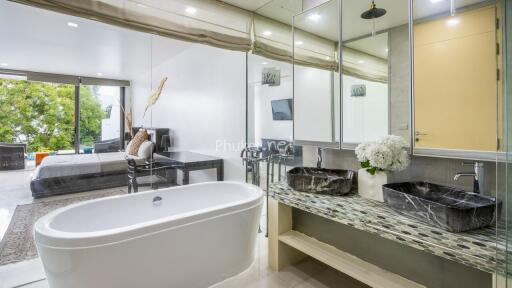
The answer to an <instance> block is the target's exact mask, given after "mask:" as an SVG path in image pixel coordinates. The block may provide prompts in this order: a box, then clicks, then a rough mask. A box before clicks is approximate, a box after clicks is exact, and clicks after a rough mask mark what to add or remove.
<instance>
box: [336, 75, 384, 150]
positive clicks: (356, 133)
mask: <svg viewBox="0 0 512 288" xmlns="http://www.w3.org/2000/svg"><path fill="white" fill-rule="evenodd" d="M357 84H364V85H366V96H364V97H351V96H350V92H351V86H352V85H357ZM385 135H388V85H387V84H383V83H378V82H372V81H367V80H361V79H358V78H355V77H352V76H346V75H344V76H343V142H346V143H360V142H364V141H370V140H376V139H378V138H379V137H382V136H385Z"/></svg>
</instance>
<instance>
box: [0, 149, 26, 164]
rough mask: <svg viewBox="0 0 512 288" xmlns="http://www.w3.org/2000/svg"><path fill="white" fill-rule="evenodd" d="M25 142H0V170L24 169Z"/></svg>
mask: <svg viewBox="0 0 512 288" xmlns="http://www.w3.org/2000/svg"><path fill="white" fill-rule="evenodd" d="M26 150H27V144H25V143H12V144H11V143H0V170H17V169H25V151H26Z"/></svg>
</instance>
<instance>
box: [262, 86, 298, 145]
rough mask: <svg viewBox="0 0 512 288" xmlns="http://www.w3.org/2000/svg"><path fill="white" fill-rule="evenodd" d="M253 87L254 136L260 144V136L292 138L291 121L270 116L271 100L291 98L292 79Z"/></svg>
mask: <svg viewBox="0 0 512 288" xmlns="http://www.w3.org/2000/svg"><path fill="white" fill-rule="evenodd" d="M253 89H254V123H255V127H254V138H255V142H256V144H258V145H261V139H262V138H268V139H279V140H287V141H290V140H292V139H293V121H291V120H283V121H276V120H273V118H272V106H271V101H272V100H279V99H291V98H292V97H293V96H292V79H291V77H288V78H282V79H281V85H279V86H274V87H270V86H268V85H261V84H257V85H253Z"/></svg>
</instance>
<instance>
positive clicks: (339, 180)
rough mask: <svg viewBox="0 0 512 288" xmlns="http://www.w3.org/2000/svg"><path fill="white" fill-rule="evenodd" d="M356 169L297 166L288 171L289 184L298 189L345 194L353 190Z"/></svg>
mask: <svg viewBox="0 0 512 288" xmlns="http://www.w3.org/2000/svg"><path fill="white" fill-rule="evenodd" d="M354 174H355V173H354V171H350V170H340V169H324V168H309V167H296V168H293V169H291V170H290V171H288V173H287V177H286V179H287V182H288V186H290V187H291V188H293V189H294V190H297V191H302V192H310V193H319V194H329V195H344V194H347V193H349V192H350V191H351V190H352V183H353V182H354V181H353V179H354Z"/></svg>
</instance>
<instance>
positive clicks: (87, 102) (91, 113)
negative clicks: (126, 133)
mask: <svg viewBox="0 0 512 288" xmlns="http://www.w3.org/2000/svg"><path fill="white" fill-rule="evenodd" d="M121 89H122V88H120V87H117V86H99V85H82V86H80V105H79V107H80V137H79V138H80V153H93V152H94V153H105V152H116V151H119V150H120V149H121V148H122V146H121V142H122V140H121V128H122V127H121V123H122V121H121V102H122V100H121Z"/></svg>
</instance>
